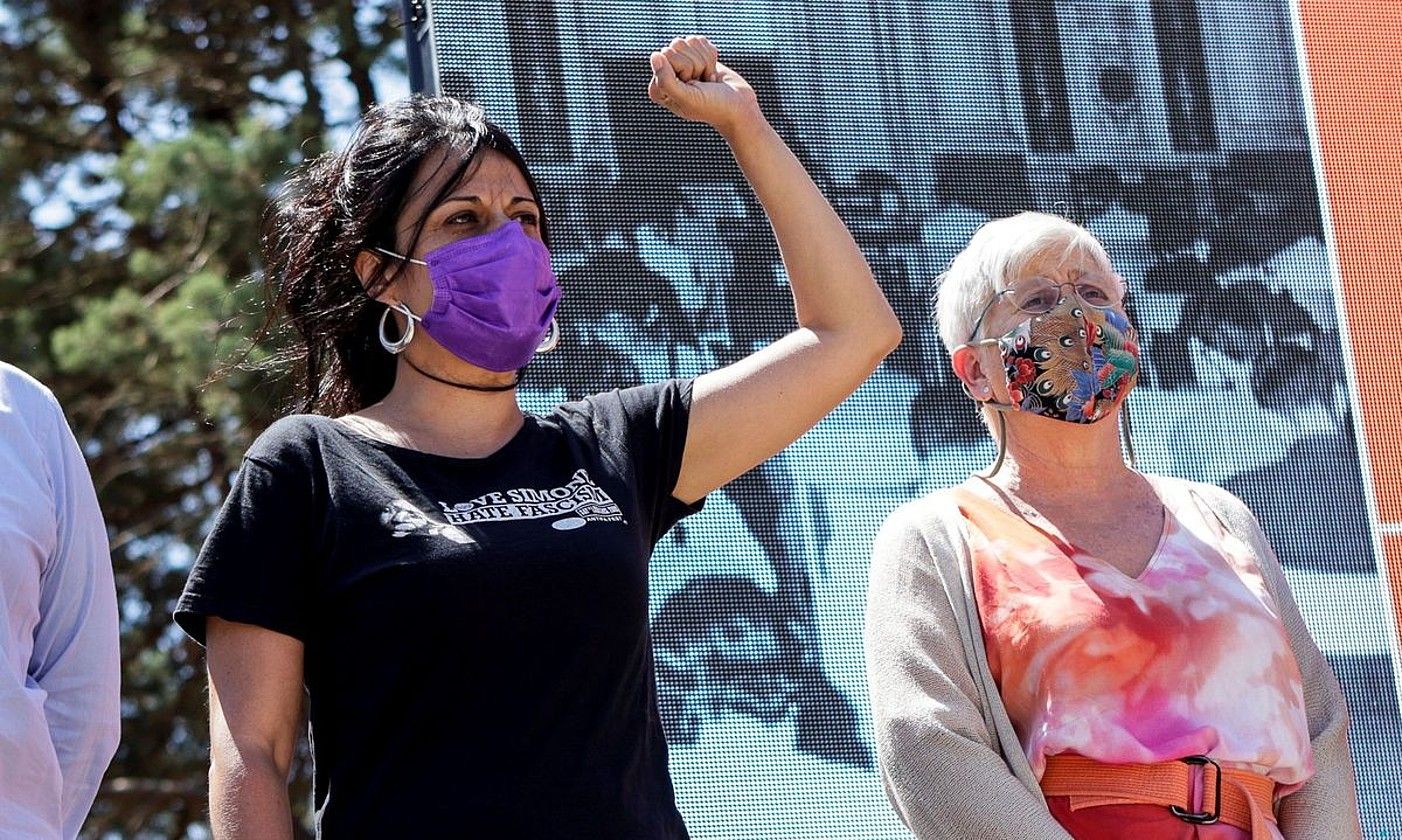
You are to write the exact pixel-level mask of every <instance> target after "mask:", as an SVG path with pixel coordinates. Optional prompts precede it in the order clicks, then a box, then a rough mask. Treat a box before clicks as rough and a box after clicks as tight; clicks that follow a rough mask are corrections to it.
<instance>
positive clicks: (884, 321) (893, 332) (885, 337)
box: [862, 307, 905, 370]
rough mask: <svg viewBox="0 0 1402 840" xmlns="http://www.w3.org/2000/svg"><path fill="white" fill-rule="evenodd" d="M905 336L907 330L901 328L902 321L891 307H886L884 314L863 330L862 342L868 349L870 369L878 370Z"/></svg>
mask: <svg viewBox="0 0 1402 840" xmlns="http://www.w3.org/2000/svg"><path fill="white" fill-rule="evenodd" d="M904 337H905V331H904V330H902V329H901V322H900V321H899V320H897V318H896V315H895V313H894V312H892V311H891V309H890V307H886V311H885V312H884V313H883V314H882V316H881V317H879V318H876V319H874V321H873V323H872V324H870V325H869V326H868V327H867V329H865V330H863V342H862V343H863V345H864V347H865V348H866V349H867V353H868V357H867V361H868V366H869V367H870V369H871V370H876V368H877V367H878V366H879V365H880V364H881V362H882V361H884V360H885V359H886V357H887V356H889V355H891V354H892V353H893V352H895V350H896V348H897V347H899V346H900V343H901V340H902V339H903V338H904Z"/></svg>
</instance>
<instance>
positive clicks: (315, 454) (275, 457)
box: [244, 414, 339, 470]
mask: <svg viewBox="0 0 1402 840" xmlns="http://www.w3.org/2000/svg"><path fill="white" fill-rule="evenodd" d="M335 422H336V421H334V420H332V419H331V418H329V417H323V416H321V415H319V414H291V415H288V416H287V417H283V418H281V419H279V420H278V421H276V422H275V423H273V424H272V425H271V426H269V427H268V428H267V429H266V430H264V431H263V433H262V434H261V435H259V436H258V437H257V439H256V440H254V441H253V445H252V446H250V447H248V451H247V452H246V453H244V458H245V459H246V460H249V461H255V462H257V463H259V464H261V465H263V466H265V467H271V468H273V469H279V470H282V469H296V470H307V469H309V468H311V467H313V466H314V465H316V464H319V463H320V461H321V453H322V450H323V449H324V448H325V447H326V446H327V445H328V442H331V445H334V441H335V440H337V437H336V436H337V435H338V434H339V432H338V431H337V430H336V429H335V427H334V425H333V424H334V423H335Z"/></svg>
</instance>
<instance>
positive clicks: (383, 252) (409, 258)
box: [370, 245, 428, 265]
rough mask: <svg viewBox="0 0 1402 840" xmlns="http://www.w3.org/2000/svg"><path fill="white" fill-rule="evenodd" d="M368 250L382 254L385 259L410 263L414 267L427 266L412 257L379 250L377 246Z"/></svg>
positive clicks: (386, 249)
mask: <svg viewBox="0 0 1402 840" xmlns="http://www.w3.org/2000/svg"><path fill="white" fill-rule="evenodd" d="M370 250H372V251H377V252H379V253H381V254H384V255H385V256H387V257H394V258H395V259H396V260H403V261H404V262H411V263H413V264H414V265H428V263H426V262H424V261H423V260H416V259H414V258H413V257H406V256H404V255H403V254H396V253H395V252H393V251H391V250H389V249H388V248H381V247H379V246H378V245H377V246H375V247H374V248H371V249H370Z"/></svg>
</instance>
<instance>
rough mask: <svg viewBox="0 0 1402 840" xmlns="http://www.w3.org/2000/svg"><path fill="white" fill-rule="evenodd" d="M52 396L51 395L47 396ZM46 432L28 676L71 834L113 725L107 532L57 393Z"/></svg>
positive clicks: (112, 597)
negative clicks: (50, 529)
mask: <svg viewBox="0 0 1402 840" xmlns="http://www.w3.org/2000/svg"><path fill="white" fill-rule="evenodd" d="M50 399H52V398H50ZM53 409H54V412H55V414H56V416H55V418H54V421H53V424H52V426H51V427H50V428H51V431H50V434H49V435H48V436H47V440H45V442H44V443H45V444H46V449H47V451H46V452H45V460H46V461H47V463H48V465H49V469H50V473H49V475H50V481H51V482H52V489H53V499H54V507H55V510H54V514H55V520H56V534H55V536H56V540H55V543H54V551H53V554H52V556H50V557H49V558H48V563H47V564H46V565H45V567H44V569H43V572H42V574H41V576H40V581H39V621H38V624H37V626H36V628H35V631H34V648H33V652H32V654H31V656H30V662H29V678H30V679H31V680H33V682H34V683H35V684H37V685H38V686H39V687H40V688H41V689H43V691H44V692H45V694H46V696H45V699H44V717H45V718H46V720H47V722H48V727H49V735H50V738H51V739H52V742H53V748H54V753H55V754H56V755H57V758H58V763H59V769H60V771H61V774H62V789H63V796H62V803H61V808H62V819H63V836H64V837H70V838H71V837H76V836H77V835H78V831H79V830H80V829H81V827H82V824H83V820H84V819H85V818H86V816H87V813H88V809H89V808H91V807H92V803H93V799H94V798H95V797H96V796H97V790H98V786H99V785H100V784H101V782H102V776H103V774H104V773H105V772H106V770H107V765H108V762H110V761H111V760H112V756H113V755H114V754H115V753H116V750H117V741H118V738H119V736H120V732H121V709H120V696H119V695H120V681H121V660H120V653H119V650H118V625H117V596H116V588H115V584H114V582H113V576H112V557H111V554H110V553H109V550H108V545H107V531H106V527H105V525H104V524H103V521H102V514H101V512H100V511H99V510H98V506H97V494H96V493H95V492H94V490H93V483H92V478H91V477H90V476H89V474H88V469H87V464H86V463H85V462H84V460H83V455H82V452H81V451H80V450H79V448H78V443H77V441H76V440H75V439H74V437H73V433H72V432H71V431H70V430H69V428H68V425H67V423H66V421H65V420H64V418H63V414H62V412H61V410H60V409H59V407H58V404H57V403H56V402H54V403H53Z"/></svg>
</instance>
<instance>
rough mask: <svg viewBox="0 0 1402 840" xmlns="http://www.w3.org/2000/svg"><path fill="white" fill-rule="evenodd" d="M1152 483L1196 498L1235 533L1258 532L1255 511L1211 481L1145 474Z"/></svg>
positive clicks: (1180, 496)
mask: <svg viewBox="0 0 1402 840" xmlns="http://www.w3.org/2000/svg"><path fill="white" fill-rule="evenodd" d="M1146 477H1147V478H1149V479H1150V480H1151V481H1153V482H1154V484H1155V485H1156V486H1158V487H1161V488H1166V489H1168V490H1169V492H1170V493H1172V494H1174V495H1175V496H1177V497H1179V498H1196V499H1197V500H1198V501H1199V502H1201V503H1202V505H1203V506H1204V507H1206V508H1207V509H1208V510H1209V511H1210V512H1212V513H1213V514H1215V515H1216V516H1217V517H1218V518H1219V519H1221V520H1222V524H1223V525H1225V526H1227V528H1228V529H1229V530H1231V531H1232V532H1233V533H1235V534H1237V535H1238V536H1243V537H1245V536H1249V535H1251V534H1253V533H1254V532H1258V531H1260V528H1261V526H1260V523H1259V522H1257V520H1256V514H1254V513H1252V512H1251V508H1250V507H1248V506H1247V504H1246V502H1244V501H1242V500H1241V498H1240V497H1238V496H1237V495H1236V494H1235V493H1232V492H1231V491H1230V490H1224V489H1223V488H1221V487H1218V486H1217V485H1215V484H1207V483H1205V482H1201V481H1190V480H1188V479H1186V478H1176V477H1173V476H1166V475H1149V474H1146Z"/></svg>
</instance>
